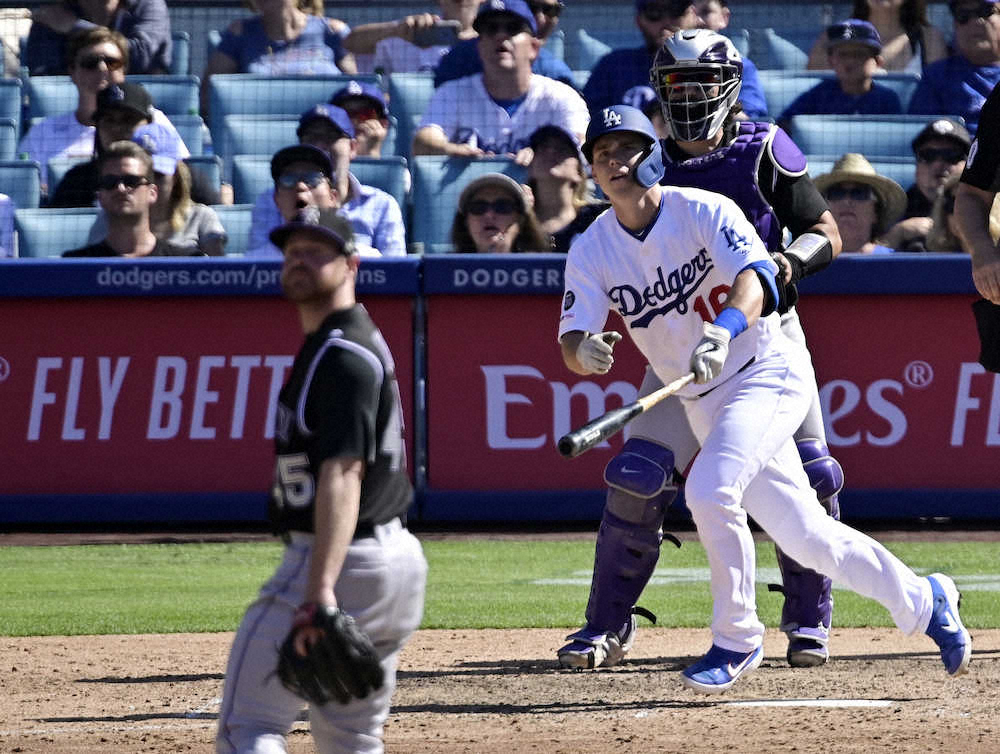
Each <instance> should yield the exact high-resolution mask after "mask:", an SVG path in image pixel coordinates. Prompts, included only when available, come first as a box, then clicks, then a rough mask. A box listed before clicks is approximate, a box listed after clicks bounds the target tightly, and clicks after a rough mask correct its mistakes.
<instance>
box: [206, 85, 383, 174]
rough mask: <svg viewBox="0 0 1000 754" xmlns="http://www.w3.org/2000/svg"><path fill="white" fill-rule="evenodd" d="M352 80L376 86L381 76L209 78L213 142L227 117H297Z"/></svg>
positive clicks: (209, 118) (217, 138)
mask: <svg viewBox="0 0 1000 754" xmlns="http://www.w3.org/2000/svg"><path fill="white" fill-rule="evenodd" d="M352 80H357V81H368V82H370V83H373V84H376V85H378V84H379V83H380V81H381V76H378V75H377V74H364V75H357V76H347V75H331V76H262V75H256V74H249V73H237V74H224V75H223V74H220V75H217V76H212V78H211V79H210V80H209V82H208V88H209V117H208V128H209V131H211V133H212V142H213V143H221V142H220V141H219V140H220V139H221V138H222V136H223V132H224V128H225V118H226V116H227V115H300V114H301V113H302V112H303V111H305V110H306V109H308V108H309V107H311V106H313V105H315V104H317V103H320V102H327V101H329V99H330V97H331V96H332V95H333V93H334V92H335V91H337V90H338V89H340V88H341V87H343V86H345V85H346V84H347V83H348V82H349V81H352ZM223 156H225V155H223Z"/></svg>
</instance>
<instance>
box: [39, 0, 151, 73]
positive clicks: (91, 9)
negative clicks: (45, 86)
mask: <svg viewBox="0 0 1000 754" xmlns="http://www.w3.org/2000/svg"><path fill="white" fill-rule="evenodd" d="M95 27H104V28H108V29H113V30H114V31H117V32H120V33H121V34H122V35H123V36H124V37H125V38H126V39H127V40H128V60H129V62H130V65H131V70H132V73H167V72H168V71H169V70H170V48H171V39H170V15H169V14H168V13H167V4H166V2H165V0H65V1H57V2H55V3H52V4H51V5H42V6H39V7H38V8H36V9H35V10H34V12H33V13H32V24H31V30H30V31H29V32H28V40H27V42H26V43H25V50H24V59H25V63H26V65H27V67H28V73H29V74H30V75H32V76H51V75H54V74H65V73H67V72H69V70H70V67H71V64H72V61H73V57H72V55H71V54H67V53H68V52H69V50H68V38H69V36H70V35H71V34H72V33H73V32H77V31H81V30H84V29H93V28H95Z"/></svg>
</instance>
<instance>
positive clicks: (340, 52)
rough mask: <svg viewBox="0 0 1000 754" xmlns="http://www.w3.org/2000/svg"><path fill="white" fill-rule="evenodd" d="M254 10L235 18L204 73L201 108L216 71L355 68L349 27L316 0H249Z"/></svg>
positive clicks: (334, 70)
mask: <svg viewBox="0 0 1000 754" xmlns="http://www.w3.org/2000/svg"><path fill="white" fill-rule="evenodd" d="M246 1H247V2H248V4H250V6H251V9H253V10H255V11H256V12H257V15H256V16H251V17H250V18H244V19H242V20H239V21H234V22H233V23H232V24H230V26H229V28H228V29H226V30H225V31H224V32H222V38H221V39H220V40H219V46H218V48H217V49H216V50H215V52H213V53H212V55H211V57H210V58H209V59H208V63H207V64H206V65H205V71H204V73H203V74H202V77H201V109H202V112H203V113H205V114H207V113H208V104H209V103H208V82H209V80H210V79H211V78H212V76H214V75H215V74H217V73H262V74H267V75H270V76H287V75H292V76H299V75H301V76H315V75H320V74H336V73H356V72H357V67H356V66H355V63H354V58H353V56H352V55H351V54H350V53H349V52H348V51H347V49H346V48H345V47H344V39H345V38H346V37H347V35H348V34H349V33H350V31H351V28H350V27H349V26H348V25H347V24H346V23H344V22H343V21H339V20H337V19H335V18H326V17H325V16H324V15H323V6H322V2H321V1H320V2H318V3H317V2H316V0H259V2H258V1H257V0H246Z"/></svg>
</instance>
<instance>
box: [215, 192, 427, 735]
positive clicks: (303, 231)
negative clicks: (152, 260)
mask: <svg viewBox="0 0 1000 754" xmlns="http://www.w3.org/2000/svg"><path fill="white" fill-rule="evenodd" d="M271 241H272V242H273V243H274V244H275V245H276V246H278V247H279V248H281V249H282V251H283V253H284V266H283V267H282V270H281V284H282V288H283V290H284V292H285V296H286V297H287V298H288V299H289V300H291V301H292V302H293V303H295V305H296V306H297V308H298V311H299V317H300V320H301V322H302V327H303V330H304V332H305V334H306V339H305V343H304V344H303V345H302V348H301V350H300V351H299V353H298V355H297V356H296V358H295V362H294V363H293V365H292V371H291V374H290V376H289V379H288V382H287V383H286V384H285V386H284V387H283V388H282V390H281V394H280V396H279V402H278V408H277V417H276V422H275V445H276V451H277V460H276V465H275V481H274V489H273V492H272V520H273V522H274V524H275V525H276V527H277V528H278V529H279V530H280V531H282V532H284V533H285V540H286V543H287V547H286V549H285V553H284V557H283V559H282V561H281V563H280V565H279V566H278V569H277V571H276V572H275V573H274V575H273V576H272V577H271V579H270V580H269V581H268V582H267V583H266V584H265V585H264V586H263V588H262V589H261V591H260V595H259V597H258V599H257V601H256V602H254V603H253V604H252V605H251V606H250V607H249V609H248V610H247V612H246V615H245V616H244V618H243V621H242V623H241V624H240V627H239V630H238V631H237V634H236V638H235V640H234V642H233V647H232V651H231V653H230V656H229V663H228V666H227V668H226V683H225V691H224V694H223V700H222V707H221V710H220V713H219V727H218V733H217V738H216V749H217V751H219V752H255V754H266V753H268V752H284V751H285V735H286V734H287V732H288V731H289V730H290V729H291V727H292V724H293V723H294V722H295V720H296V718H297V716H298V714H299V711H300V710H301V708H302V707H303V700H302V699H301V698H299V696H296V695H295V694H293V693H292V692H291V691H289V690H288V689H287V688H285V686H284V685H283V684H282V682H281V680H280V679H279V677H278V674H277V672H276V668H277V667H278V662H279V659H278V653H279V647H280V646H281V645H282V644H283V642H284V641H285V640H286V637H288V638H291V639H292V640H293V642H294V645H295V646H296V648H297V649H298V650H299V653H300V654H302V655H309V656H311V648H312V647H315V646H316V645H317V644H319V643H320V642H321V641H323V640H324V639H325V638H327V637H325V636H324V635H323V633H322V631H323V629H321V628H317V624H316V623H315V622H314V619H315V617H316V616H317V615H324V614H327V615H329V614H331V613H333V614H335V613H336V611H337V610H339V611H342V612H343V613H346V614H347V615H348V616H351V617H352V618H353V620H354V622H355V623H356V627H357V629H360V631H361V632H363V634H365V635H367V637H368V638H369V639H370V641H371V645H374V650H375V653H376V654H377V657H378V661H380V664H381V668H382V671H383V673H384V682H382V683H381V687H380V688H377V689H376V690H374V691H371V693H368V694H367V695H366V696H365V697H364V698H354V699H351V700H350V701H349V702H348V703H346V704H341V703H338V702H336V701H333V702H329V703H326V704H322V705H312V706H311V709H310V724H311V729H312V735H313V738H314V740H315V743H316V748H317V750H318V751H320V752H324V753H330V752H344V753H345V754H347V753H348V752H381V751H382V749H383V747H382V726H383V723H384V722H385V719H386V717H387V716H388V714H389V700H390V697H391V696H392V692H393V689H394V688H395V674H396V663H397V658H398V656H399V651H400V649H401V648H402V646H403V644H404V642H405V641H406V639H407V638H408V637H409V636H410V634H411V633H412V632H413V631H414V630H415V629H416V627H417V626H418V624H419V623H420V619H421V615H422V612H423V600H424V586H425V583H426V575H427V564H426V561H425V560H424V556H423V553H422V551H421V548H420V544H419V542H418V541H417V539H416V538H415V537H414V536H413V535H412V534H410V532H409V531H408V530H407V529H406V527H405V523H404V520H405V518H404V517H405V514H406V511H407V509H408V508H409V506H410V503H411V500H412V489H411V487H410V482H409V478H408V476H407V474H406V463H405V456H404V446H403V438H402V422H401V412H400V403H399V390H398V387H397V384H396V378H395V373H394V366H393V361H392V356H391V355H390V353H389V350H388V348H387V347H386V343H385V341H384V340H383V338H382V335H381V333H380V332H379V331H378V329H377V328H376V327H375V325H374V323H373V322H372V320H371V318H370V317H369V315H368V313H367V312H366V311H365V309H364V307H362V306H361V305H360V304H358V303H357V302H356V301H355V298H354V284H355V280H356V277H357V272H358V264H359V256H358V255H357V253H356V251H355V248H354V241H353V235H352V233H351V227H350V224H349V223H348V222H347V221H346V220H344V219H343V218H342V217H340V216H339V215H337V214H336V213H335V212H334V211H332V210H318V209H317V208H315V207H309V208H306V209H305V210H303V212H302V213H301V214H300V215H299V217H298V218H296V219H295V220H293V221H292V222H290V223H288V224H286V225H283V226H281V227H280V228H277V229H276V230H274V231H273V232H272V233H271ZM375 670H376V671H377V670H378V668H377V667H376V668H375ZM383 673H379V674H378V675H379V676H381V675H383ZM348 680H350V679H348ZM347 685H348V686H349V685H350V684H347Z"/></svg>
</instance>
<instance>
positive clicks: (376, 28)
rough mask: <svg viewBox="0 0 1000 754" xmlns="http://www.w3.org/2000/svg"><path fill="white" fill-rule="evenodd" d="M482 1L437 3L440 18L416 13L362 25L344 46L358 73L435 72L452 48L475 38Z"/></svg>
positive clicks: (439, 0)
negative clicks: (477, 16) (353, 59)
mask: <svg viewBox="0 0 1000 754" xmlns="http://www.w3.org/2000/svg"><path fill="white" fill-rule="evenodd" d="M479 3H480V0H438V2H437V5H438V9H439V10H440V15H438V14H436V13H415V14H413V15H410V16H404V17H403V18H400V19H398V20H396V21H378V22H375V23H370V24H361V25H360V26H355V27H354V28H353V29H351V33H350V34H348V35H347V38H346V39H345V40H344V47H346V48H347V50H348V51H349V52H351V53H352V54H353V55H354V58H355V60H356V61H357V63H358V70H365V71H378V72H379V73H383V74H393V73H416V72H419V71H433V70H434V69H435V68H437V65H438V63H439V62H440V61H441V58H442V57H444V55H445V54H446V53H447V52H448V50H450V49H451V47H452V45H453V44H455V43H456V42H457V41H459V40H462V39H473V38H475V36H476V32H475V31H473V29H472V20H473V19H474V18H475V17H476V11H477V10H478V9H479Z"/></svg>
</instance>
